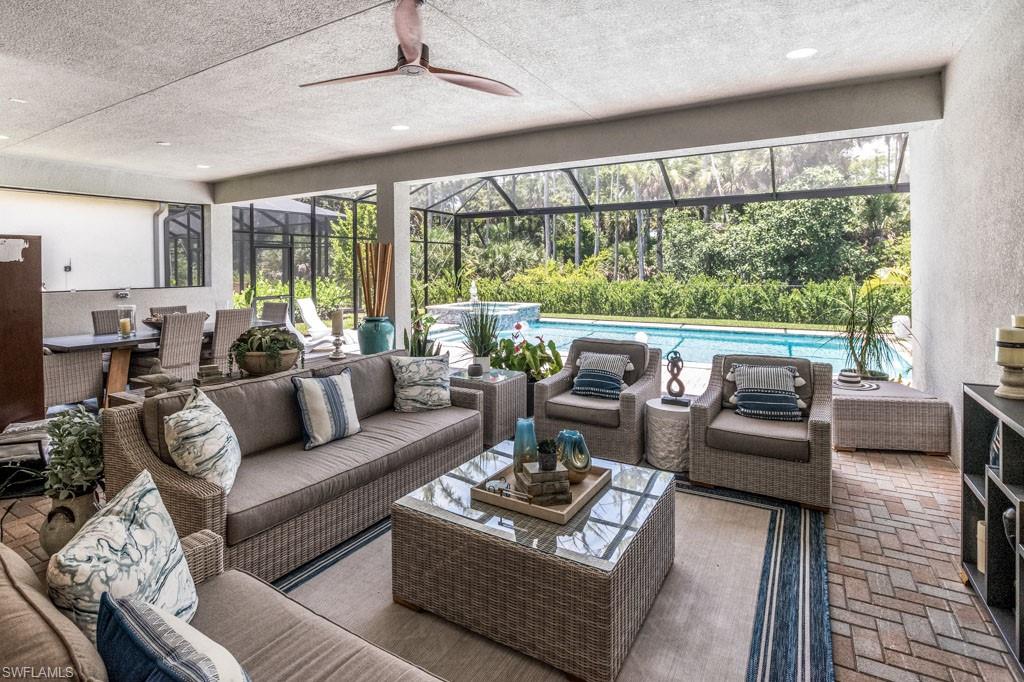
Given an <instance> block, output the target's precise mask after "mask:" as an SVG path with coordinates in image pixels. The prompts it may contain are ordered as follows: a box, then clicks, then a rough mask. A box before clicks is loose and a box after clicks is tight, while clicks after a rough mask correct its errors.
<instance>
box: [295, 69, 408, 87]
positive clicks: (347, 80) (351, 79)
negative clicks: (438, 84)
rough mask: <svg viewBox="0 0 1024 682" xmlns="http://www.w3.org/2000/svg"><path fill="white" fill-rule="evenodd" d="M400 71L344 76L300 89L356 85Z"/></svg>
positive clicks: (303, 85)
mask: <svg viewBox="0 0 1024 682" xmlns="http://www.w3.org/2000/svg"><path fill="white" fill-rule="evenodd" d="M397 75H399V74H398V69H395V68H392V69H387V70H385V71H372V72H370V73H360V74H356V75H355V76H342V77H341V78H328V79H327V80H323V81H315V82H313V83H303V84H302V85H300V86H299V87H300V88H311V87H313V86H314V85H334V84H335V83H354V82H355V81H368V80H370V79H371V78H386V77H387V76H397Z"/></svg>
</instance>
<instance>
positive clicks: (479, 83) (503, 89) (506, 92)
mask: <svg viewBox="0 0 1024 682" xmlns="http://www.w3.org/2000/svg"><path fill="white" fill-rule="evenodd" d="M427 71H429V72H430V73H431V74H433V75H434V77H435V78H440V79H441V80H443V81H446V82H448V83H451V84H453V85H461V86H462V87H464V88H472V89H473V90H480V91H481V92H486V93H489V94H492V95H501V96H502V97H519V96H520V95H522V94H523V93H521V92H519V91H518V90H516V89H515V88H513V87H512V86H511V85H507V84H505V83H502V82H501V81H496V80H494V79H493V78H484V77H483V76H474V75H473V74H471V73H463V72H461V71H452V70H451V69H442V68H440V67H438V66H428V67H427Z"/></svg>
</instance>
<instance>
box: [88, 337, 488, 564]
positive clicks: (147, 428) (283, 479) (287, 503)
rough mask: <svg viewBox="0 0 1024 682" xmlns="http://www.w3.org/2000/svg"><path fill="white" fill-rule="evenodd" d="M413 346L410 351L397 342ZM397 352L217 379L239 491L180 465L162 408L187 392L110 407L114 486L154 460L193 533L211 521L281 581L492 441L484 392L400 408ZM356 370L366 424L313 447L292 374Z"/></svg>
mask: <svg viewBox="0 0 1024 682" xmlns="http://www.w3.org/2000/svg"><path fill="white" fill-rule="evenodd" d="M397 352H404V351H397ZM388 355H389V354H388V353H382V354H379V355H371V356H367V357H359V358H356V359H351V360H346V361H343V362H340V363H334V364H328V365H325V366H322V367H318V368H317V369H316V370H308V369H307V370H295V371H291V372H284V373H279V374H272V375H270V376H267V377H261V378H256V379H247V380H243V381H238V382H233V383H228V384H222V385H219V386H213V387H209V388H208V389H205V392H206V394H207V396H209V398H210V399H211V400H212V401H213V402H214V403H216V404H217V405H218V407H220V408H221V410H223V411H224V414H225V415H226V416H227V418H228V421H229V422H230V423H231V425H232V427H233V428H234V430H235V433H236V435H237V437H238V441H239V445H240V447H241V450H242V464H241V466H240V467H239V470H238V475H237V477H236V478H235V483H234V486H233V488H232V490H231V493H230V494H229V495H225V494H224V490H223V489H222V488H220V487H219V486H216V485H214V484H212V483H209V482H207V481H204V480H202V479H199V478H195V477H192V476H189V475H188V474H185V473H184V472H182V471H181V470H179V469H178V468H177V467H175V466H174V464H173V460H171V459H170V455H169V454H168V453H167V446H166V443H165V441H164V436H163V418H164V417H166V416H167V415H169V414H171V413H173V412H176V411H178V410H180V409H181V407H182V406H183V405H184V402H185V400H186V399H187V397H188V391H177V392H174V393H167V394H164V395H160V396H155V397H152V398H147V399H146V401H145V402H144V403H143V404H142V405H132V406H127V407H119V408H114V409H110V410H105V411H104V412H103V456H104V461H105V467H106V478H107V488H108V494H109V495H112V494H115V493H116V492H117V491H119V490H120V489H121V488H122V487H124V486H125V485H127V484H128V483H129V482H130V481H131V480H132V479H133V478H134V477H135V476H136V475H137V474H138V473H139V472H140V471H141V470H142V469H149V471H150V474H151V475H152V476H153V480H154V481H155V482H156V485H157V487H158V488H159V490H160V495H161V497H162V498H163V500H164V504H165V505H166V506H167V508H168V510H169V511H170V513H171V516H172V518H173V519H174V524H175V526H176V528H177V530H178V534H179V535H181V536H182V537H184V536H186V535H188V534H190V533H194V532H196V531H198V530H202V529H204V528H205V529H209V530H212V531H213V532H215V533H217V534H218V535H220V536H222V537H223V538H224V539H225V543H226V547H225V559H226V562H227V565H228V566H229V567H231V568H241V569H243V570H246V571H249V572H251V573H253V574H255V575H257V576H259V577H260V578H263V579H264V580H273V579H276V578H278V577H280V576H282V575H284V574H286V573H288V572H289V571H291V570H293V569H295V568H297V567H298V566H301V565H302V564H304V563H306V562H307V561H310V560H311V559H314V558H316V557H317V556H319V555H321V554H323V553H324V552H326V551H327V550H329V549H331V548H332V547H335V546H336V545H338V544H339V543H341V542H342V541H344V540H346V539H348V538H350V537H352V536H353V535H355V534H357V533H359V532H360V531H362V530H365V529H366V528H368V527H369V526H371V525H373V524H374V523H376V522H377V521H380V520H381V519H383V518H385V517H386V516H387V515H388V514H389V513H390V506H391V503H392V502H394V501H395V500H397V499H398V498H399V497H402V496H403V495H405V494H406V493H408V492H410V491H412V490H413V489H415V488H416V487H418V486H421V485H424V484H426V483H427V482H429V481H430V480H432V479H434V478H436V477H438V476H440V475H441V474H443V473H445V472H446V471H449V470H451V469H453V468H455V467H456V466H458V465H459V464H461V463H463V462H465V461H466V460H468V459H469V458H471V457H474V456H476V455H478V454H480V452H481V451H482V450H483V436H482V433H483V432H482V422H481V418H480V410H481V407H482V405H481V401H482V395H481V394H480V393H479V392H478V391H472V390H466V389H455V388H453V389H452V391H451V396H452V407H448V408H444V409H441V410H432V411H428V412H414V413H398V412H395V411H394V410H393V407H392V403H393V401H394V375H393V374H392V371H391V363H390V361H389V359H388V357H387V356H388ZM345 367H348V368H351V370H352V386H353V392H354V394H355V399H356V412H357V414H358V415H359V421H360V426H361V427H362V431H361V432H360V433H357V434H355V435H352V436H349V437H348V438H343V439H341V440H338V441H334V442H332V443H328V444H326V445H322V446H320V447H317V448H313V449H312V450H304V449H303V443H302V420H301V416H300V414H299V410H298V406H297V404H296V400H295V389H294V387H293V386H292V381H291V379H292V377H293V376H310V375H312V374H314V373H315V374H316V375H330V374H336V373H338V372H340V371H342V369H344V368H345Z"/></svg>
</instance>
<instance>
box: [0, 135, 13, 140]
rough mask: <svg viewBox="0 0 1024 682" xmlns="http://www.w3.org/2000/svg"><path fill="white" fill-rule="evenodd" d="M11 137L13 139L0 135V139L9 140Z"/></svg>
mask: <svg viewBox="0 0 1024 682" xmlns="http://www.w3.org/2000/svg"><path fill="white" fill-rule="evenodd" d="M9 139H11V138H9V137H7V136H6V135H0V140H9Z"/></svg>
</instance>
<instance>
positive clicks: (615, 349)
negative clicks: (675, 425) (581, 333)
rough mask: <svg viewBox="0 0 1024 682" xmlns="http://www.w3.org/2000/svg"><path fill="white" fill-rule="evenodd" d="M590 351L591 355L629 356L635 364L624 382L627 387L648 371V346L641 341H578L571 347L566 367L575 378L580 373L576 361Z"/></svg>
mask: <svg viewBox="0 0 1024 682" xmlns="http://www.w3.org/2000/svg"><path fill="white" fill-rule="evenodd" d="M585 351H589V352H591V353H605V354H612V355H628V356H629V361H630V362H632V363H633V369H631V370H628V371H627V372H626V374H625V376H623V377H622V380H623V381H625V382H626V385H627V386H632V385H633V384H635V383H636V382H637V380H638V379H639V378H640V377H642V376H643V375H644V372H645V371H646V370H647V358H648V352H647V344H646V343H640V342H639V341H612V340H610V339H591V338H585V339H576V340H575V341H573V342H572V345H571V346H570V347H569V357H567V358H566V359H565V366H566V367H569V368H571V372H572V375H573V376H574V377H575V376H576V374H577V373H578V372H579V367H577V366H576V360H577V359H578V358H579V356H580V353H583V352H585Z"/></svg>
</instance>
